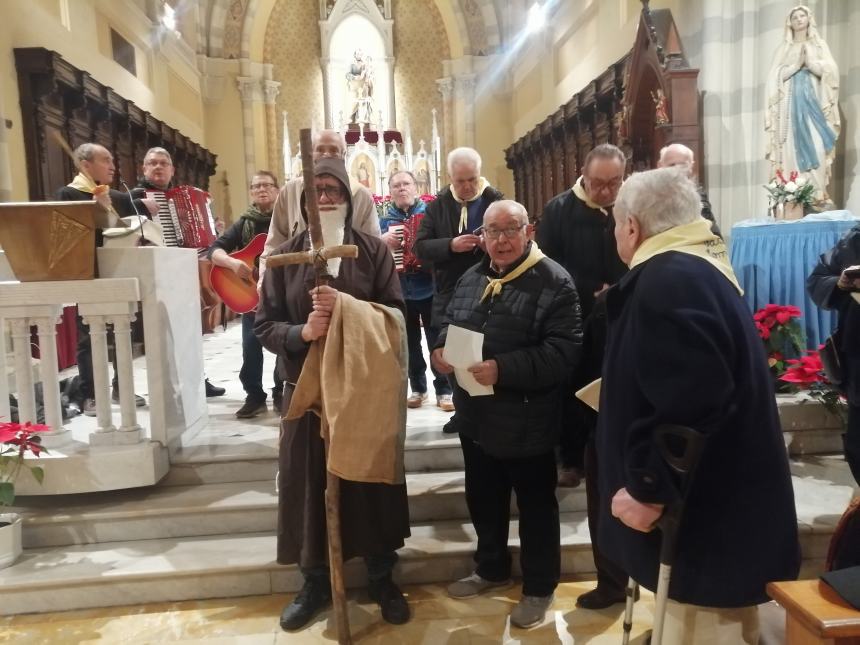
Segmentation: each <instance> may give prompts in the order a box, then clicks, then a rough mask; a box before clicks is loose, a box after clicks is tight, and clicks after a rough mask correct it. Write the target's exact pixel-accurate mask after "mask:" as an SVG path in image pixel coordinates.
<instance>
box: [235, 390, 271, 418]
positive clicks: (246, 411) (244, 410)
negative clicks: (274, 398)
mask: <svg viewBox="0 0 860 645" xmlns="http://www.w3.org/2000/svg"><path fill="white" fill-rule="evenodd" d="M268 409H269V408H268V407H267V406H266V397H265V395H263V398H262V399H252V398H251V397H248V398H246V399H245V403H244V404H243V405H242V407H241V408H239V409H238V410H236V418H237V419H253V418H254V417H255V416H257V415H258V414H263V412H267V411H268Z"/></svg>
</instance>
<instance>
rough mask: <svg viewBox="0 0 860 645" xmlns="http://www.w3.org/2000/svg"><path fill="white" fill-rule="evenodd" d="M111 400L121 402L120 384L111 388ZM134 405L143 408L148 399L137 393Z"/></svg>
mask: <svg viewBox="0 0 860 645" xmlns="http://www.w3.org/2000/svg"><path fill="white" fill-rule="evenodd" d="M110 400H111V401H113V402H114V403H119V386H117V387H113V388H111V391H110ZM134 405H135V407H138V408H142V407H143V406H145V405H146V399H144V398H143V397H142V396H140V395H138V394H135V395H134Z"/></svg>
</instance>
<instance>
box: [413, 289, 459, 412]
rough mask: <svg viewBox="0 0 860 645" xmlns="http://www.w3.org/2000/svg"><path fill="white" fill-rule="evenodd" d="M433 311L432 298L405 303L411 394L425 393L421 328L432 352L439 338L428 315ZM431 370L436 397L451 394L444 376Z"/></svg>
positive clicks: (425, 376)
mask: <svg viewBox="0 0 860 645" xmlns="http://www.w3.org/2000/svg"><path fill="white" fill-rule="evenodd" d="M432 310H433V298H432V297H430V298H427V299H425V300H407V301H406V343H407V345H408V346H409V386H410V387H411V388H412V391H413V392H426V391H427V363H426V361H425V360H424V352H423V351H422V350H421V328H422V327H424V337H425V338H426V339H427V347H428V349H429V350H430V351H431V352H432V351H433V346H434V345H435V344H436V340H437V339H438V338H439V328H438V327H433V326H432V323H431V320H430V314H431V311H432ZM431 369H433V377H434V378H433V389H435V390H436V396H440V395H442V394H451V384H450V383H449V382H448V379H447V378H446V377H445V375H444V374H440V373H439V372H437V371H436V370H435V369H434V368H433V367H432V366H431Z"/></svg>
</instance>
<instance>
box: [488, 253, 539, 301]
mask: <svg viewBox="0 0 860 645" xmlns="http://www.w3.org/2000/svg"><path fill="white" fill-rule="evenodd" d="M545 257H546V256H545V255H544V254H543V252H542V251H541V250H540V249H539V248H538V245H537V243H535V242H532V248H531V250H530V251H529V254H528V255H527V256H526V259H525V260H523V261H522V263H521V264H520V265H519V266H518V267H517V268H516V269H514V270H513V271H511V272H510V273H508V274H507V275H505V276H503V277H501V278H491V277H490V276H487V280H489V281H490V284H488V285H487V288H486V289H484V294H483V295H482V296H481V300H480V301H481V302H484V300H485V299H486V297H487V296H489V295H490V294H492V295H493V298H495V297H496V296H497V295H499V294H500V293H501V292H502V287H503V286H504V285H505V283H506V282H510V281H511V280H516V279H517V278H519V277H520V276H521V275H522V274H523V273H525V272H526V271H528V270H529V269H531V268H532V267H533V266H534V265H535V264H537V263H538V262H540V261H541V260H543V259H544V258H545Z"/></svg>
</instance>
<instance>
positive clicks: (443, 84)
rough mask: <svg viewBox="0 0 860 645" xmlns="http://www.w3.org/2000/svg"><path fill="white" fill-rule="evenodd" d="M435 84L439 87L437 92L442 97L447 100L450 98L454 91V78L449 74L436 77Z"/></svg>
mask: <svg viewBox="0 0 860 645" xmlns="http://www.w3.org/2000/svg"><path fill="white" fill-rule="evenodd" d="M436 86H437V87H438V88H439V93H440V94H442V98H443V99H444V100H446V101H447V100H448V99H450V98H451V94H452V93H453V91H454V79H453V78H451V77H450V76H446V77H445V78H437V79H436Z"/></svg>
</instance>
